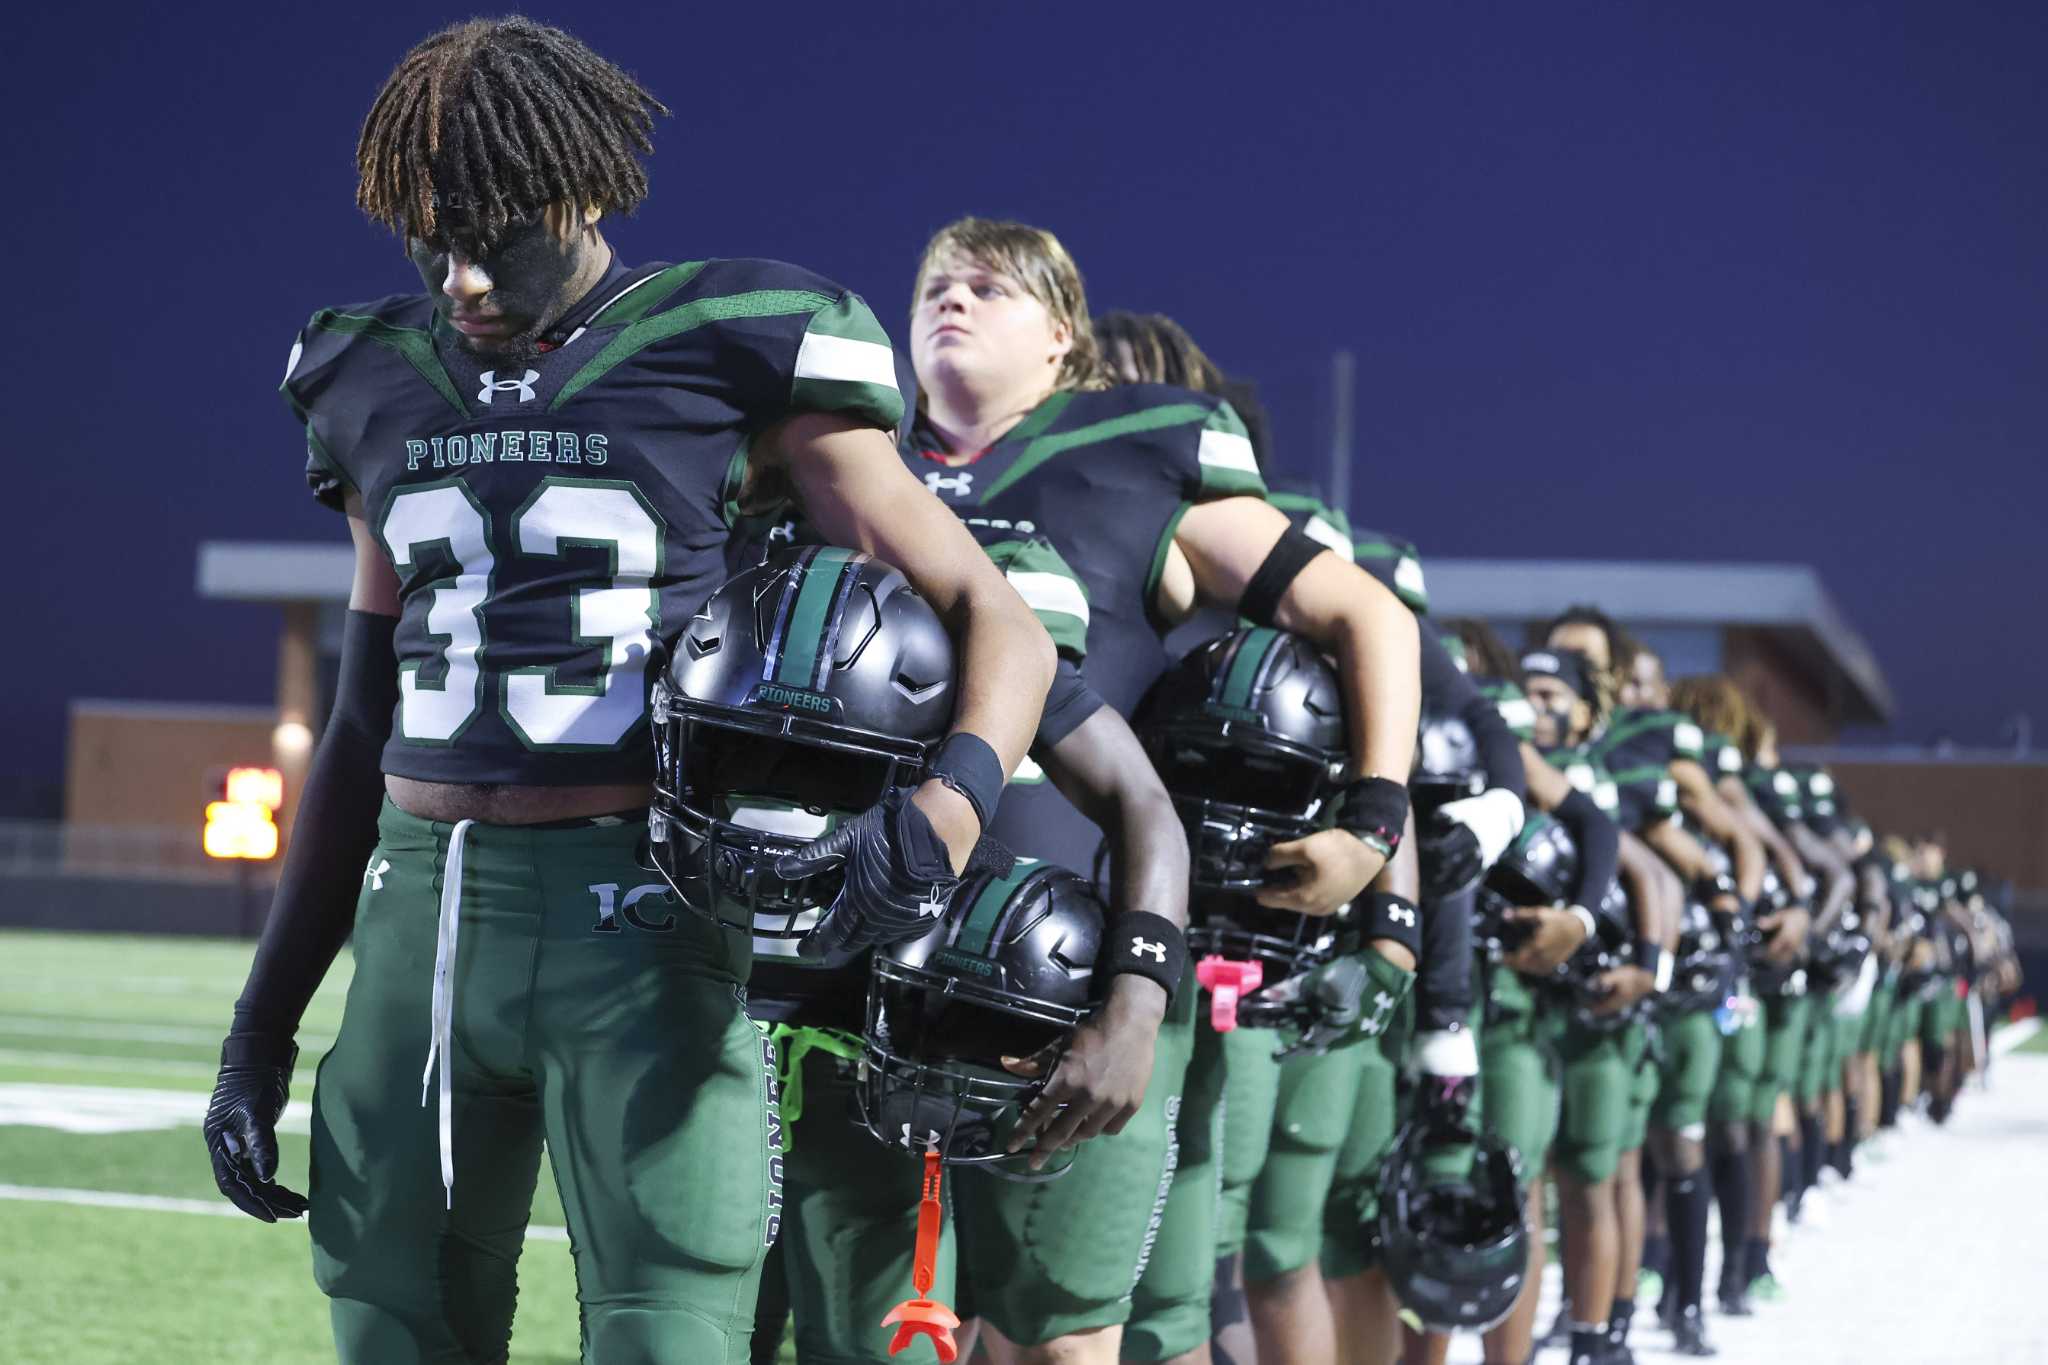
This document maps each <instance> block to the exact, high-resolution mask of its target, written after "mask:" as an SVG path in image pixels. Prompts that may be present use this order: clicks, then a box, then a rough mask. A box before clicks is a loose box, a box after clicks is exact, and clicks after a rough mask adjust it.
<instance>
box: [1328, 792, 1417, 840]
mask: <svg viewBox="0 0 2048 1365" xmlns="http://www.w3.org/2000/svg"><path fill="white" fill-rule="evenodd" d="M1407 823H1408V789H1407V788H1406V787H1404V786H1402V785H1401V784H1400V783H1399V782H1395V781H1392V780H1390V779H1388V778H1384V777H1361V778H1360V779H1358V781H1356V782H1353V783H1351V784H1350V785H1349V786H1347V787H1345V788H1344V805H1343V807H1342V809H1340V810H1339V811H1338V813H1337V827H1338V828H1339V829H1343V830H1348V831H1350V832H1351V833H1352V834H1354V835H1356V836H1358V838H1360V839H1362V840H1364V841H1365V843H1366V844H1368V845H1370V846H1371V847H1372V848H1374V849H1376V850H1377V851H1378V852H1379V853H1380V854H1381V855H1382V856H1384V857H1388V858H1391V857H1393V856H1394V850H1395V849H1397V848H1399V847H1400V846H1401V830H1402V828H1403V827H1404V826H1406V825H1407Z"/></svg>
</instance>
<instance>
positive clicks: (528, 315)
mask: <svg viewBox="0 0 2048 1365" xmlns="http://www.w3.org/2000/svg"><path fill="white" fill-rule="evenodd" d="M441 229H442V230H441V231H439V232H437V233H436V234H435V235H434V236H433V237H432V238H428V239H421V238H417V237H415V238H408V239H407V242H406V254H407V255H408V256H409V257H410V258H411V260H412V263H413V266H414V268H415V269H417V270H418V271H419V272H420V279H421V280H422V281H423V282H424V283H425V285H426V288H427V294H428V296H429V297H430V298H432V299H433V300H434V307H435V309H436V310H437V311H438V312H439V313H440V314H441V316H442V317H443V318H444V319H445V320H447V322H448V323H449V325H450V326H451V327H452V328H453V329H454V330H455V332H456V334H457V335H458V336H460V337H461V338H462V344H463V345H464V346H465V347H467V348H468V349H470V350H472V351H475V352H477V353H479V354H483V355H490V356H494V357H500V358H503V359H507V360H523V359H530V358H531V357H533V356H535V355H538V354H539V352H540V338H541V337H542V335H544V334H545V333H546V331H547V329H548V328H549V327H550V326H551V325H552V324H553V323H554V322H555V320H556V319H557V318H559V317H561V316H562V314H563V313H565V312H566V311H568V309H569V307H570V306H571V305H573V304H574V303H575V302H576V297H575V296H576V294H577V293H578V292H579V290H578V283H577V282H578V280H579V278H580V277H581V275H582V274H583V267H584V265H585V260H584V257H585V255H586V253H587V250H588V248H586V247H585V245H584V242H583V239H582V237H581V236H580V235H579V236H578V237H577V238H576V239H574V240H572V241H568V242H564V241H562V240H561V239H560V238H559V237H557V236H555V234H554V233H553V232H552V231H551V230H550V229H549V227H548V224H547V219H546V217H545V216H544V215H543V214H541V213H535V214H533V215H531V216H530V217H528V218H525V219H522V220H520V221H518V222H515V223H513V224H511V225H510V226H509V227H507V228H506V229H505V230H504V231H503V232H501V233H500V234H498V238H497V240H496V241H494V242H491V243H489V244H488V245H480V244H478V243H477V242H476V240H475V234H474V232H473V231H471V230H470V229H469V228H468V225H467V223H466V222H465V221H464V220H463V219H462V218H457V217H455V216H454V215H449V216H448V218H447V219H445V220H444V222H443V223H442V224H441ZM453 255H459V256H461V257H462V259H463V260H465V261H466V262H468V264H469V265H470V266H471V267H472V268H473V269H475V270H476V271H478V272H480V273H481V274H482V275H483V276H484V277H485V278H486V279H487V280H488V281H489V286H490V287H489V290H488V291H487V292H486V293H484V294H483V295H482V296H481V297H479V298H465V299H462V300H457V299H453V298H450V297H449V296H448V294H447V293H446V292H445V291H444V290H443V288H442V286H443V285H444V284H446V282H447V280H448V270H449V262H450V258H451V256H453Z"/></svg>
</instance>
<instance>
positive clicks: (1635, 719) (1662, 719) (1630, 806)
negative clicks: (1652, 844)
mask: <svg viewBox="0 0 2048 1365" xmlns="http://www.w3.org/2000/svg"><path fill="white" fill-rule="evenodd" d="M1589 748H1590V749H1591V750H1592V752H1593V754H1594V755H1595V756H1596V757H1597V758H1598V759H1599V761H1600V764H1601V766H1602V767H1604V768H1605V769H1606V770H1607V773H1608V776H1609V777H1610V778H1611V779H1612V780H1613V782H1614V785H1615V787H1616V789H1617V790H1618V792H1619V793H1620V797H1621V813H1622V817H1623V818H1622V828H1624V829H1628V830H1639V829H1642V828H1643V827H1644V826H1645V825H1653V824H1656V823H1657V822H1658V821H1659V820H1664V819H1668V818H1669V817H1670V816H1671V815H1673V814H1674V813H1676V811H1677V810H1678V781H1677V779H1675V778H1674V777H1672V776H1671V765H1672V764H1673V763H1676V762H1677V761H1678V760H1680V759H1691V760H1692V761H1693V762H1695V763H1699V762H1701V761H1702V760H1703V758H1704V755H1705V751H1706V735H1705V734H1704V733H1703V732H1702V731H1701V729H1700V727H1699V726H1698V725H1696V724H1694V723H1693V721H1692V719H1691V718H1690V717H1688V716H1685V715H1682V714H1680V713H1679V712H1677V711H1654V710H1647V709H1638V708H1634V707H1623V708H1622V709H1620V710H1618V711H1616V712H1615V713H1614V716H1613V718H1612V719H1611V720H1609V721H1608V723H1607V727H1606V728H1605V729H1604V730H1602V731H1601V732H1600V733H1599V734H1598V735H1596V736H1594V738H1593V741H1592V743H1591V745H1590V746H1589Z"/></svg>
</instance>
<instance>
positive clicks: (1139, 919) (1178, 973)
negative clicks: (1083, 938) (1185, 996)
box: [1102, 910, 1188, 997]
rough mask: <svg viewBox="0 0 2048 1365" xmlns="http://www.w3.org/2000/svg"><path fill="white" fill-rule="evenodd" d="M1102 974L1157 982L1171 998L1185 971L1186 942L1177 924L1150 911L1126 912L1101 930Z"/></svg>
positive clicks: (1186, 964) (1186, 961) (1178, 987)
mask: <svg viewBox="0 0 2048 1365" xmlns="http://www.w3.org/2000/svg"><path fill="white" fill-rule="evenodd" d="M1103 935H1104V937H1105V938H1106V939H1108V942H1107V943H1105V944H1104V945H1103V953H1102V960H1103V962H1104V963H1106V964H1107V966H1106V968H1104V970H1105V971H1106V973H1107V975H1110V976H1122V975H1125V974H1126V973H1128V974H1129V975H1131V976H1142V977H1144V978H1145V979H1146V980H1147V981H1157V982H1158V983H1159V984H1160V985H1161V986H1162V987H1164V988H1165V990H1166V994H1167V995H1168V996H1169V997H1171V996H1173V995H1175V994H1177V993H1178V992H1179V990H1180V979H1181V977H1183V976H1185V975H1186V974H1187V970H1188V941H1187V936H1186V935H1184V934H1183V933H1182V932H1181V928H1180V926H1179V925H1178V924H1175V923H1174V922H1173V921H1172V920H1170V919H1168V918H1166V916H1164V915H1155V914H1153V913H1152V912H1151V911H1149V910H1126V911H1124V912H1123V913H1122V914H1120V915H1118V916H1116V917H1115V918H1113V919H1111V920H1110V921H1109V923H1108V924H1107V925H1105V926H1103Z"/></svg>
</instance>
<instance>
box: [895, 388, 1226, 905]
mask: <svg viewBox="0 0 2048 1365" xmlns="http://www.w3.org/2000/svg"><path fill="white" fill-rule="evenodd" d="M938 448H939V443H938V442H937V440H936V439H934V438H933V437H931V436H930V435H929V434H928V433H927V432H925V431H924V430H923V429H922V428H920V427H916V426H913V428H912V430H911V434H910V437H909V439H908V440H906V441H905V442H904V444H903V458H904V462H905V463H906V464H908V465H909V466H910V468H911V470H912V472H914V473H916V474H917V475H918V476H919V477H920V478H922V479H923V480H924V483H925V486H926V487H927V488H929V489H931V490H932V492H933V493H935V494H937V495H938V497H939V499H940V501H942V502H944V503H945V504H946V505H947V506H949V507H951V508H952V509H953V511H954V512H955V513H956V514H958V516H959V517H960V519H961V520H962V521H963V522H965V523H966V524H967V526H968V529H969V530H971V531H973V532H974V533H975V535H976V537H977V538H979V539H982V540H983V541H984V543H985V544H986V543H989V542H990V541H992V540H995V539H998V538H1008V539H1013V540H1014V539H1018V538H1029V539H1042V540H1044V541H1046V542H1047V543H1049V544H1050V545H1051V546H1052V547H1053V548H1054V549H1055V550H1057V551H1058V554H1059V557H1060V559H1061V560H1062V561H1064V563H1065V564H1066V565H1068V566H1069V567H1070V568H1071V569H1072V571H1073V575H1074V577H1075V579H1076V580H1077V582H1078V584H1079V587H1080V589H1081V591H1082V594H1083V596H1084V598H1085V602H1086V609H1087V617H1086V620H1085V622H1084V623H1083V624H1084V625H1085V630H1086V636H1087V649H1088V662H1087V668H1086V673H1087V678H1088V682H1089V684H1090V685H1091V686H1092V687H1093V688H1094V690H1095V692H1096V694H1097V695H1099V696H1100V697H1101V698H1102V700H1103V702H1104V703H1105V704H1106V705H1108V706H1111V707H1113V708H1115V709H1116V711H1117V712H1118V713H1119V714H1120V715H1123V716H1126V717H1128V716H1129V715H1130V714H1131V713H1132V711H1133V710H1134V709H1135V708H1136V706H1137V704H1138V701H1139V699H1140V698H1142V697H1143V696H1144V695H1145V692H1146V690H1147V689H1148V688H1150V687H1151V685H1152V683H1153V681H1154V680H1155V679H1157V678H1158V676H1159V675H1160V673H1162V672H1164V671H1165V668H1166V664H1167V661H1168V655H1167V652H1166V649H1165V647H1164V645H1163V644H1162V639H1163V636H1164V633H1165V631H1166V623H1165V622H1164V621H1162V620H1161V619H1160V618H1159V616H1158V613H1157V612H1156V611H1155V610H1154V598H1155V596H1156V594H1157V589H1158V583H1159V575H1160V572H1161V570H1162V568H1163V567H1164V565H1165V562H1166V555H1167V551H1168V548H1169V546H1170V545H1171V543H1172V539H1173V533H1174V530H1175V529H1176V528H1177V527H1178V526H1179V525H1180V519H1181V517H1182V516H1183V515H1184V514H1185V513H1186V511H1187V509H1188V508H1189V507H1190V506H1192V505H1194V504H1195V503H1198V502H1206V501H1209V500H1211V499H1214V498H1220V497H1231V496H1235V495H1240V494H1244V495H1251V496H1255V497H1256V496H1261V495H1263V493H1264V485H1263V484H1262V483H1261V481H1260V478H1259V471H1258V465H1257V463H1256V462H1255V461H1254V460H1253V458H1252V449H1251V442H1250V440H1249V439H1247V438H1246V436H1245V432H1244V426H1243V424H1242V423H1241V422H1239V421H1238V418H1237V414H1236V413H1235V412H1234V411H1232V410H1231V407H1230V405H1229V404H1228V403H1226V402H1224V401H1223V400H1222V399H1220V398H1216V397H1213V396H1210V395H1206V394H1197V393H1190V392H1188V391H1186V390H1184V389H1176V388H1171V387H1168V386H1165V385H1159V384H1130V385H1123V386H1120V387H1117V388H1112V389H1104V390H1099V391H1089V392H1072V391H1069V392H1062V393H1056V394H1054V395H1052V396H1051V397H1050V398H1048V399H1046V400H1045V402H1043V403H1041V404H1039V406H1038V407H1037V408H1036V409H1035V410H1034V411H1033V412H1032V413H1031V414H1030V415H1029V416H1028V417H1026V418H1025V419H1024V420H1023V421H1022V422H1020V423H1019V424H1018V425H1017V426H1016V427H1015V428H1013V429H1012V430H1011V431H1010V432H1009V433H1008V434H1006V435H1005V436H1004V437H1003V438H1002V439H1001V440H999V441H997V442H996V443H995V444H994V445H993V446H991V447H989V449H987V450H986V451H984V452H982V453H981V454H980V455H979V456H977V457H976V458H975V459H973V460H972V461H970V462H968V463H966V464H963V465H958V466H951V467H949V466H946V465H944V464H940V463H938V462H937V461H936V460H934V459H931V458H928V457H927V455H926V452H927V451H933V450H936V449H938ZM1011 581H1012V582H1013V583H1015V582H1017V575H1016V573H1015V572H1014V571H1012V573H1011ZM1020 590H1021V587H1020ZM1026 598H1027V600H1029V599H1030V594H1028V593H1027V594H1026ZM1040 619H1041V620H1044V619H1046V616H1045V612H1044V610H1043V608H1041V610H1040ZM1054 638H1055V639H1056V640H1057V639H1059V634H1058V632H1055V634H1054ZM992 832H993V833H994V834H995V835H996V837H997V838H999V839H1001V840H1002V841H1003V842H1004V843H1005V844H1007V845H1008V846H1009V847H1011V848H1013V849H1015V850H1017V851H1018V852H1020V853H1025V854H1029V855H1031V856H1033V857H1038V858H1043V859H1046V860H1048V861H1051V862H1055V863H1059V864H1061V865H1063V866H1066V867H1070V868H1072V869H1073V870H1075V871H1077V872H1080V873H1081V874H1083V875H1084V876H1085V875H1089V874H1090V872H1091V871H1092V870H1095V869H1094V866H1093V865H1094V863H1095V862H1096V854H1097V850H1098V848H1099V846H1100V843H1101V831H1100V830H1098V829H1097V828H1096V827H1095V825H1094V823H1093V822H1091V821H1090V820H1088V818H1087V817H1085V816H1083V815H1082V814H1081V813H1080V812H1079V811H1078V810H1075V809H1074V807H1073V806H1071V805H1070V804H1068V802H1067V801H1066V799H1065V798H1064V797H1062V796H1061V795H1060V794H1059V792H1058V791H1057V790H1055V789H1054V788H1053V787H1052V785H1051V784H1050V783H1048V782H1046V781H1044V780H1043V777H1042V774H1040V773H1038V772H1037V771H1036V770H1035V767H1033V766H1027V767H1026V769H1025V770H1024V771H1022V772H1020V773H1019V774H1017V776H1016V778H1015V779H1013V781H1012V783H1011V786H1010V788H1009V789H1008V790H1007V791H1006V792H1005V793H1004V795H1003V802H1002V805H1001V807H1000V808H999V809H998V810H997V812H996V818H995V822H994V825H993V828H992Z"/></svg>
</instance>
